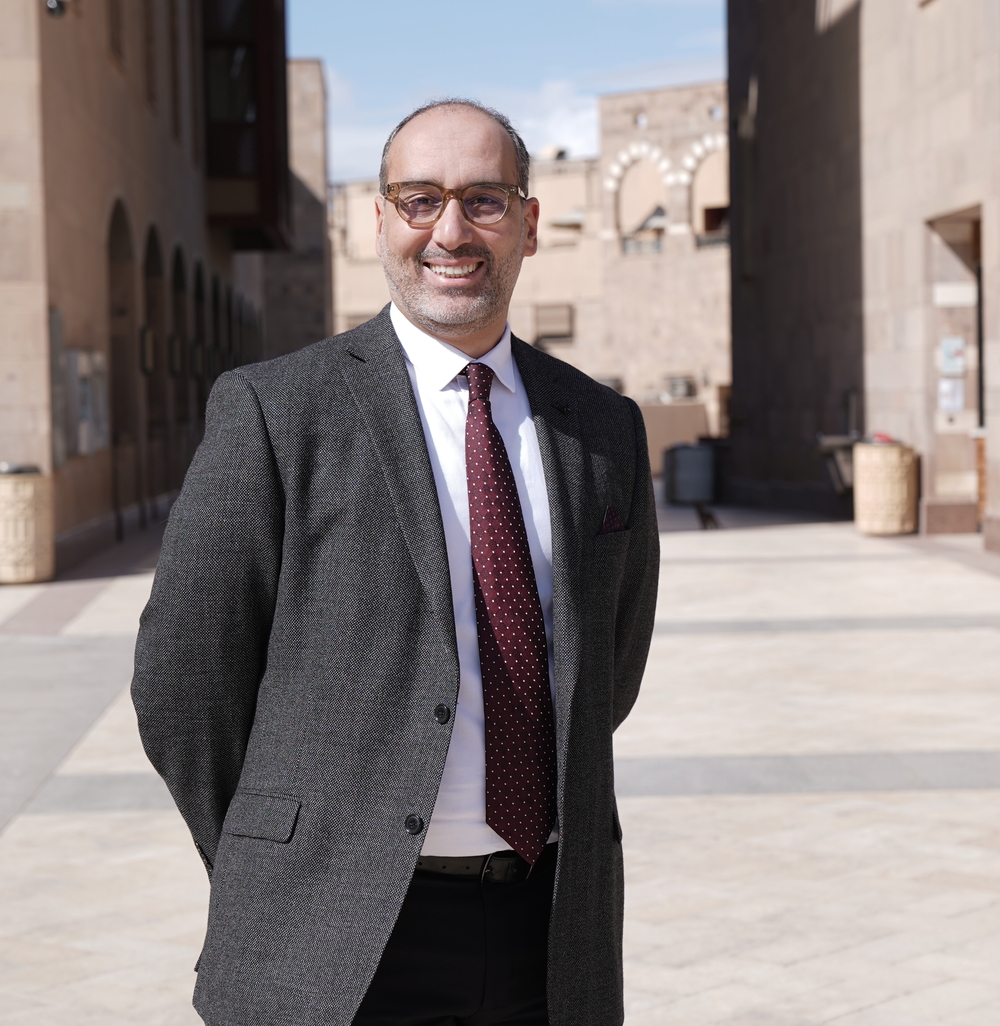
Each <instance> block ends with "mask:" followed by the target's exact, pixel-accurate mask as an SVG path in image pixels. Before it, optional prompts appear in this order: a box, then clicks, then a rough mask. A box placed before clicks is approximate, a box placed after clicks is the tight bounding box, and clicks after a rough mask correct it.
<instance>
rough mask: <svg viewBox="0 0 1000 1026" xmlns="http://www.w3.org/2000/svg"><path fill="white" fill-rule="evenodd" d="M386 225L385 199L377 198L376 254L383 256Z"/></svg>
mask: <svg viewBox="0 0 1000 1026" xmlns="http://www.w3.org/2000/svg"><path fill="white" fill-rule="evenodd" d="M384 223H385V199H384V197H382V196H376V197H375V252H376V253H377V254H378V255H379V257H381V256H382V226H383V224H384Z"/></svg>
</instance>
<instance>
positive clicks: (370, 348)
mask: <svg viewBox="0 0 1000 1026" xmlns="http://www.w3.org/2000/svg"><path fill="white" fill-rule="evenodd" d="M388 310H389V308H388V307H386V308H385V309H384V310H382V311H381V313H379V314H377V315H376V316H375V317H373V318H372V319H371V320H370V321H366V322H365V323H364V324H359V325H358V326H357V327H356V328H352V329H351V330H350V331H345V332H341V334H339V335H331V336H330V337H329V338H324V339H322V340H320V341H319V342H314V343H313V344H312V345H309V346H304V347H303V348H302V349H297V350H295V351H294V352H292V353H286V354H285V355H284V356H278V357H275V358H274V359H272V360H264V361H262V362H260V363H250V364H244V365H243V366H242V367H237V368H236V369H235V370H234V371H232V372H231V373H233V374H237V375H240V376H241V377H243V378H244V379H246V380H247V381H248V382H249V383H250V384H251V386H252V387H253V388H254V389H255V390H257V391H258V393H259V392H260V391H261V390H264V391H274V390H278V391H284V390H288V389H297V390H298V389H309V388H311V387H316V386H320V387H321V388H323V389H324V390H328V389H329V387H330V377H331V374H332V373H335V372H336V369H337V367H338V366H339V365H341V364H343V363H344V361H345V360H349V361H353V362H361V363H364V362H365V361H366V360H367V359H369V358H372V357H374V356H377V355H378V354H379V353H381V352H382V351H384V350H385V349H387V348H389V347H391V346H392V345H393V343H396V344H397V345H398V340H397V339H396V335H395V332H394V331H393V329H392V322H391V321H390V320H389V315H388Z"/></svg>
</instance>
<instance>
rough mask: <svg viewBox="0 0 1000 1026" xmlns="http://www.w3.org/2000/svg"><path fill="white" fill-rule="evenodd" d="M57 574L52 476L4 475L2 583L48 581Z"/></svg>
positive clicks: (0, 478)
mask: <svg viewBox="0 0 1000 1026" xmlns="http://www.w3.org/2000/svg"><path fill="white" fill-rule="evenodd" d="M54 573H55V544H54V522H53V511H52V478H51V477H45V476H43V475H42V474H0V584H31V583H33V582H36V581H48V580H50V579H51V578H52V576H53V574H54Z"/></svg>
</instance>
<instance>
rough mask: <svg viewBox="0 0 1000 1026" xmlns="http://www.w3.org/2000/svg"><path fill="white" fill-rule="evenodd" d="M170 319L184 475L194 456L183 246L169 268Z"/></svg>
mask: <svg viewBox="0 0 1000 1026" xmlns="http://www.w3.org/2000/svg"><path fill="white" fill-rule="evenodd" d="M170 319H171V328H172V330H171V332H170V338H169V344H168V346H167V349H168V356H169V362H170V379H171V386H172V391H173V395H174V415H175V423H176V426H177V441H178V444H179V446H180V451H179V453H178V457H179V460H180V469H181V471H182V472H183V471H184V470H186V469H187V465H188V463H189V462H190V460H191V453H192V451H193V450H192V430H191V425H192V416H191V409H192V406H193V401H192V395H191V392H192V384H193V383H192V380H191V374H190V368H189V361H190V354H189V335H190V333H189V330H188V291H187V274H186V273H185V267H184V254H183V253H182V252H181V250H180V247H179V246H178V247H177V249H175V250H174V259H173V261H172V262H171V269H170Z"/></svg>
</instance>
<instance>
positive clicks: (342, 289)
mask: <svg viewBox="0 0 1000 1026" xmlns="http://www.w3.org/2000/svg"><path fill="white" fill-rule="evenodd" d="M377 195H378V179H377V178H376V179H371V180H366V181H361V182H347V183H339V184H335V185H334V186H332V188H331V197H330V246H331V249H332V251H333V324H334V331H335V332H341V331H347V330H348V329H349V328H353V327H355V326H356V325H358V324H362V323H363V322H364V321H367V320H368V319H369V318H370V317H374V316H375V314H377V313H378V312H379V310H381V309H382V307H383V306H385V304H386V303H388V302H389V289H388V287H387V286H386V284H385V276H384V275H383V273H382V263H381V261H380V260H379V258H378V256H377V255H376V253H375V197H376V196H377Z"/></svg>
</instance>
